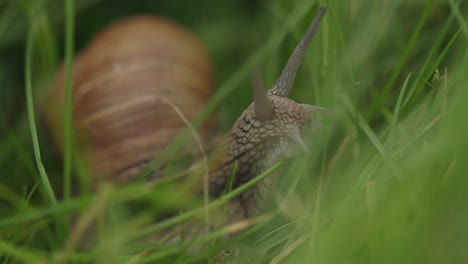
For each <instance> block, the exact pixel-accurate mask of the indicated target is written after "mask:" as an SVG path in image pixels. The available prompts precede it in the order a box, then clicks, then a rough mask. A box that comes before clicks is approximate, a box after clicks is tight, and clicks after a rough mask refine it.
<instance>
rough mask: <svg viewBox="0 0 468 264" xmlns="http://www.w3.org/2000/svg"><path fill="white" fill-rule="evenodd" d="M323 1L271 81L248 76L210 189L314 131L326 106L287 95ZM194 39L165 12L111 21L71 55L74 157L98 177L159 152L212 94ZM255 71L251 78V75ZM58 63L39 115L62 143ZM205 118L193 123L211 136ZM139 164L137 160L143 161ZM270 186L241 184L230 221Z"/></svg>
mask: <svg viewBox="0 0 468 264" xmlns="http://www.w3.org/2000/svg"><path fill="white" fill-rule="evenodd" d="M326 9H327V7H326V6H323V7H322V8H321V9H320V10H319V12H318V14H317V16H316V17H315V18H314V20H313V21H312V22H311V24H310V26H309V28H308V30H307V32H306V33H305V34H304V37H303V38H302V40H301V41H300V42H299V44H298V45H297V47H296V48H295V50H294V52H293V53H292V55H291V57H290V58H289V60H288V63H287V64H286V66H285V68H284V70H283V72H282V74H281V75H280V77H279V78H278V79H277V81H276V83H275V84H274V85H273V87H272V88H271V89H270V90H268V91H266V90H265V88H264V87H263V84H262V82H261V80H260V78H256V81H255V82H254V101H253V103H252V104H251V105H250V106H248V107H247V109H246V110H245V111H244V112H243V113H242V114H241V115H240V117H239V118H238V120H237V121H236V123H235V124H234V125H233V127H232V129H231V131H230V132H229V133H228V135H227V136H225V137H224V138H226V141H225V142H224V144H222V146H221V149H222V151H221V153H220V154H219V155H216V157H214V159H215V160H214V161H212V162H210V168H209V176H208V187H209V188H208V189H209V195H211V196H212V197H218V196H220V195H221V194H222V193H223V192H224V191H225V190H226V186H227V185H228V184H229V182H230V180H231V174H232V167H233V163H234V162H236V163H237V167H238V169H237V171H236V175H235V177H234V182H233V186H232V188H236V187H238V186H240V185H242V184H244V183H245V182H247V181H249V180H251V179H252V178H253V177H255V176H256V175H258V174H259V173H261V172H263V171H264V170H266V169H267V168H269V167H270V166H272V165H273V164H275V163H276V162H278V161H280V160H282V159H286V158H291V157H294V156H295V155H296V154H297V153H300V152H303V151H308V144H307V141H308V140H309V139H310V134H311V133H312V132H314V131H315V130H316V129H317V126H318V122H319V121H318V120H317V118H316V116H315V114H316V113H320V112H326V111H327V110H326V109H324V108H322V107H318V106H313V105H306V104H300V103H297V102H295V101H293V100H291V99H289V98H288V97H289V94H290V91H291V89H292V86H293V83H294V79H295V75H296V72H297V70H298V67H299V65H300V63H301V60H302V58H303V57H304V54H305V50H306V48H307V47H308V45H309V43H310V41H311V39H312V37H313V36H314V33H315V32H316V30H317V27H318V24H319V23H320V21H321V20H322V18H323V16H324V14H325V12H326ZM206 54H207V53H206V51H205V50H204V49H203V47H202V46H201V44H200V43H199V41H197V40H196V39H195V38H194V37H193V36H192V35H191V34H189V33H187V32H186V31H185V30H183V29H182V28H181V27H179V26H177V25H175V24H174V23H172V22H169V21H167V20H165V19H162V18H154V17H147V16H143V17H134V18H129V19H126V20H123V21H120V22H117V23H115V24H113V25H111V26H110V27H109V28H108V29H107V30H105V31H104V32H103V33H101V34H99V35H98V36H97V37H96V39H95V40H94V41H93V42H92V43H91V44H90V45H89V46H88V47H87V48H86V49H85V50H84V51H83V52H82V53H81V54H80V55H79V56H77V58H76V59H75V62H74V85H73V116H74V119H73V122H74V123H73V128H74V134H75V137H78V138H77V140H78V144H77V145H78V147H79V148H80V156H82V157H85V159H86V160H87V162H88V163H89V166H90V170H91V172H92V175H93V177H95V178H96V179H97V180H102V179H104V180H110V181H124V180H126V179H128V178H131V177H133V176H134V175H136V174H138V173H139V172H140V170H141V169H142V167H144V164H146V163H147V162H148V161H149V160H152V159H154V158H155V157H157V155H158V153H159V152H160V151H161V150H162V149H163V148H164V147H165V146H166V145H167V144H169V143H170V142H171V140H172V139H173V138H174V136H175V135H176V134H177V133H178V132H180V130H181V129H183V128H184V127H185V126H186V124H185V122H184V120H182V118H181V117H180V114H178V113H177V111H174V106H175V107H176V108H177V109H178V110H180V111H181V112H182V113H183V115H184V116H186V117H187V119H188V120H191V119H192V118H193V117H194V116H196V114H197V113H198V112H199V111H201V109H203V107H204V105H205V104H206V103H207V101H208V100H209V97H210V96H211V94H212V92H213V88H212V86H213V76H212V75H213V70H212V68H211V62H210V60H209V58H208V56H207V55H206ZM257 77H258V76H257ZM63 83H64V81H63V70H62V71H60V72H59V73H58V77H57V80H56V84H55V86H54V87H53V89H51V91H50V93H49V94H48V95H47V96H46V100H45V101H46V110H47V111H46V113H45V116H46V121H47V123H48V126H49V128H50V130H51V131H52V132H53V136H54V138H55V139H56V142H57V144H58V145H60V143H61V141H62V138H61V136H62V134H63V131H62V126H61V120H62V118H63V116H62V113H63V111H62V110H61V109H63V107H64V102H63V100H60V99H58V98H64V87H63ZM214 126H215V125H214V123H213V121H212V120H209V121H208V122H206V123H205V125H204V126H203V128H202V129H201V130H200V131H199V133H200V134H201V137H202V138H206V137H207V135H210V133H211V131H212V130H213V128H214ZM142 164H143V165H142ZM268 189H269V186H268V184H260V185H259V187H257V188H253V189H251V190H248V191H247V192H245V193H243V194H242V195H240V196H239V197H238V198H236V199H234V200H233V201H231V203H230V206H229V207H230V208H229V213H228V217H227V222H233V221H236V220H240V219H245V218H248V217H251V216H252V215H254V214H255V213H256V208H258V203H259V202H261V197H262V196H263V193H264V191H268Z"/></svg>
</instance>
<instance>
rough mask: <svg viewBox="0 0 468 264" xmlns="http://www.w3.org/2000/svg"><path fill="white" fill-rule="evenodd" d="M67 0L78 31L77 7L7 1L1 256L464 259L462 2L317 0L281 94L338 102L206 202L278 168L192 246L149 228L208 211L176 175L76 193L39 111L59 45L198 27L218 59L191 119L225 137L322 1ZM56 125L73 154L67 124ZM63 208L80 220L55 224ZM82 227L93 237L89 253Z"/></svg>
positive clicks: (467, 236) (0, 21)
mask: <svg viewBox="0 0 468 264" xmlns="http://www.w3.org/2000/svg"><path fill="white" fill-rule="evenodd" d="M72 2H73V1H67V4H72V5H73V4H74V6H75V7H76V9H75V18H76V20H75V26H76V27H75V30H74V31H73V27H72V26H71V25H72V24H71V23H72V20H71V18H72V17H71V15H70V14H71V13H73V10H72V9H67V10H68V13H67V15H65V13H60V14H59V13H57V12H56V10H62V11H63V10H64V5H63V3H62V1H60V0H36V1H22V2H21V4H18V1H0V14H1V15H0V34H1V35H2V36H10V37H8V39H3V40H0V54H1V56H0V71H1V72H0V110H1V112H0V131H1V132H0V172H1V177H0V216H1V218H0V260H2V261H3V263H23V262H25V263H38V262H61V263H69V262H72V263H73V262H77V263H81V262H102V263H120V262H123V263H206V262H207V261H208V260H210V259H211V258H212V257H213V256H214V255H215V254H216V252H217V251H218V249H220V248H226V247H227V248H231V247H233V248H236V249H239V252H240V256H233V257H231V259H234V260H237V261H238V262H239V263H309V262H310V263H468V254H467V253H466V247H467V245H468V227H467V224H466V223H468V208H467V205H466V200H467V199H468V197H467V196H468V192H467V191H468V178H467V177H466V173H465V172H466V171H468V162H467V161H468V160H467V157H468V148H467V147H466V143H465V141H466V140H465V138H466V135H468V119H467V117H466V113H467V112H468V104H466V101H467V100H468V90H467V89H466V87H467V85H466V84H467V83H468V75H467V74H466V73H467V72H468V45H467V43H468V26H467V18H468V5H467V4H466V3H464V1H456V0H446V1H445V0H441V1H432V0H420V1H372V0H352V1H327V3H328V4H329V13H328V14H327V15H326V17H325V20H324V23H323V24H322V25H321V27H320V29H319V31H318V34H317V36H316V38H315V39H314V41H313V43H312V45H311V47H310V50H309V51H308V52H307V55H306V58H305V60H304V63H303V65H302V66H301V69H300V72H299V74H298V78H297V81H296V84H295V88H294V91H293V94H292V97H293V98H294V99H296V100H298V101H300V102H303V103H309V104H317V105H321V106H324V107H327V108H329V109H331V110H332V111H333V114H332V115H331V116H329V117H324V118H323V121H322V123H323V124H322V127H321V129H320V131H319V132H318V133H317V134H316V135H315V136H314V137H315V138H314V140H313V142H314V143H313V145H312V146H311V148H312V151H310V153H308V154H307V155H302V156H301V157H298V158H297V159H294V160H290V161H286V162H284V163H281V164H277V165H275V166H274V167H273V168H271V170H269V171H267V172H266V173H265V174H262V175H259V177H258V178H256V179H254V180H253V181H252V182H249V183H248V184H246V185H245V186H243V187H241V188H240V189H236V190H234V191H233V192H229V193H227V194H226V195H224V196H222V197H220V198H219V199H217V200H214V201H211V202H210V204H209V205H208V208H211V207H219V206H222V205H223V204H225V203H226V202H227V201H228V200H229V199H231V198H232V197H234V196H235V195H238V194H239V193H241V192H242V191H244V190H245V189H247V188H250V187H252V185H254V184H256V183H257V182H258V181H259V180H261V179H262V178H263V177H267V176H268V175H269V173H272V172H273V174H275V176H274V177H275V183H276V184H275V190H274V191H273V192H272V193H271V194H270V196H269V199H268V204H267V205H266V206H265V208H264V211H263V213H262V214H261V215H260V216H259V217H258V218H256V219H253V220H252V223H255V225H254V226H252V227H251V228H250V229H249V230H248V231H246V232H243V233H242V234H240V235H238V236H235V237H232V238H230V239H227V240H225V239H220V237H221V236H223V235H224V234H226V233H229V232H232V231H235V230H236V228H238V226H235V225H234V226H226V227H224V228H222V229H220V230H212V231H211V232H208V233H204V234H203V233H201V234H199V235H198V236H195V238H192V237H191V236H190V235H189V234H181V236H182V237H183V238H184V239H182V241H180V242H178V243H163V242H162V241H148V240H146V239H142V238H144V237H147V236H148V235H151V234H152V233H154V232H156V231H162V230H166V229H167V228H169V227H172V226H178V225H181V224H183V223H184V222H185V221H187V220H193V219H202V218H203V213H204V210H205V209H206V207H204V206H203V201H202V197H199V198H200V199H199V200H197V199H194V197H192V196H191V195H190V194H189V193H188V192H185V191H181V190H187V189H186V188H187V186H186V185H185V183H184V182H182V183H181V182H179V181H175V180H167V181H165V182H161V183H160V184H157V185H148V184H144V183H142V182H139V181H135V182H131V183H129V184H126V185H118V186H115V185H111V184H109V185H104V186H102V187H101V188H99V190H98V191H95V192H91V191H88V189H91V188H83V189H78V191H77V193H76V195H73V196H71V190H72V189H73V181H71V178H70V176H71V172H72V171H71V168H72V165H75V168H74V171H73V172H74V174H75V175H76V174H79V173H80V168H79V167H77V166H76V164H78V163H77V162H76V160H75V159H76V157H73V159H70V157H72V156H71V153H72V152H71V150H69V151H66V152H67V153H68V154H67V155H66V157H65V159H64V161H65V166H64V167H65V171H64V170H63V168H62V165H61V164H62V160H61V158H59V157H58V155H56V154H55V153H56V152H55V150H54V147H53V144H52V143H51V141H50V138H49V136H48V132H47V131H46V129H44V127H43V126H42V125H41V124H42V123H41V119H40V118H38V116H40V108H41V107H43V106H38V105H39V104H40V103H39V102H40V97H41V95H42V93H43V92H44V91H45V90H46V89H47V88H48V87H50V86H51V79H52V77H51V76H53V74H54V72H55V70H56V68H57V63H56V57H57V54H61V53H62V51H65V54H66V55H65V57H66V58H67V59H66V61H67V63H66V64H67V65H68V66H67V68H68V69H70V67H69V66H70V65H71V59H72V56H71V54H72V52H73V48H74V47H73V45H72V43H74V44H76V51H78V50H80V49H82V48H83V46H84V45H85V43H87V42H88V41H89V40H90V39H91V38H92V36H93V35H94V34H95V33H96V32H97V31H99V29H101V28H102V27H103V26H104V25H105V24H107V23H108V22H110V21H111V20H113V19H116V18H118V17H121V16H124V15H128V14H132V13H140V12H146V13H159V14H163V15H165V16H169V17H172V18H173V19H174V20H177V21H180V23H183V24H185V25H186V26H187V27H188V28H190V30H192V31H193V32H195V33H196V34H197V35H198V36H200V38H201V40H202V42H204V43H205V44H206V46H207V48H208V50H210V51H211V53H212V56H213V58H214V60H215V63H216V65H217V73H218V83H219V85H218V87H217V92H216V94H215V95H214V97H213V99H212V100H211V101H210V103H209V105H207V107H206V109H205V111H204V112H203V113H201V115H200V116H199V118H198V119H196V120H194V121H193V123H194V125H195V126H196V125H198V124H200V123H201V121H203V120H204V119H206V118H207V117H208V116H209V114H211V113H212V112H214V111H216V110H219V119H220V123H221V129H222V130H227V129H228V128H229V126H230V125H231V124H232V122H233V121H234V120H235V118H236V117H237V116H238V115H239V113H240V112H241V111H242V110H243V109H244V108H245V107H246V106H247V105H248V103H250V100H251V99H250V98H251V87H250V73H251V72H252V69H253V67H254V66H255V65H257V64H259V65H260V66H261V68H262V70H263V73H264V77H265V81H266V84H272V83H273V82H274V81H275V79H276V77H277V76H278V74H279V73H280V71H281V68H282V66H283V65H284V63H285V61H286V59H287V57H288V56H289V54H290V52H291V50H292V49H293V47H294V46H295V44H296V43H297V41H298V39H299V38H300V37H301V35H302V33H303V32H304V30H305V27H306V26H307V24H308V22H309V21H310V18H311V17H312V16H313V14H314V12H315V11H316V9H317V8H318V6H319V4H320V3H321V2H320V3H319V1H306V0H300V1H285V0H274V1H257V2H253V1H247V0H246V1H232V3H230V2H229V3H228V2H225V1H201V2H199V1H196V2H195V1H194V2H193V3H192V2H190V3H187V1H180V2H177V1H168V2H167V3H162V1H140V2H138V3H131V1H111V2H109V1H105V0H101V1H75V3H72ZM234 2H235V3H234ZM67 7H68V8H70V7H71V5H68V6H67ZM111 7H112V8H111ZM28 18H33V19H29V20H28ZM64 18H67V19H66V20H64ZM11 25H18V26H16V27H12V26H11ZM21 25H27V26H25V27H23V26H21ZM12 28H13V29H14V30H15V33H12V32H10V30H13V29H12ZM34 32H36V33H34ZM37 32H42V33H37ZM72 34H75V41H73V37H72V36H73V35H72ZM63 36H66V37H67V38H66V39H67V41H68V42H67V46H65V42H64V41H63V40H62V39H63V38H64V37H63ZM64 47H66V48H64ZM18 61H25V63H19V64H18V63H17V62H18ZM69 72H70V71H69ZM69 76H71V75H69ZM70 80H71V79H69V82H68V83H69V84H71V82H70ZM25 88H26V89H25ZM23 91H26V92H23ZM26 99H27V100H26ZM68 99H69V100H68V103H67V106H68V107H69V108H68V109H69V110H71V108H70V107H71V105H70V103H69V102H70V98H68ZM67 116H68V119H67V120H68V123H67V122H66V123H67V125H66V126H64V127H68V128H71V123H70V122H71V121H72V119H71V118H70V117H71V111H70V112H68V115H67ZM36 124H39V126H38V127H37V129H36V127H35V125H36ZM64 125H65V123H64ZM30 128H31V129H30ZM65 131H67V129H65ZM66 133H68V135H69V136H65V137H64V138H66V141H65V142H67V143H66V144H68V146H69V148H70V147H71V146H72V144H71V143H72V137H71V135H72V131H71V130H68V131H67V132H66ZM180 142H183V141H182V139H181V141H180ZM182 144H183V143H180V144H173V145H171V146H170V147H169V148H168V149H167V151H166V153H165V154H164V155H165V156H163V157H161V159H160V160H159V162H162V160H164V157H165V158H166V160H171V155H173V154H174V153H178V152H176V151H180V150H179V148H180V146H181V145H182ZM181 170H182V168H181V169H178V168H177V167H176V168H173V169H172V171H169V172H168V175H165V176H167V177H168V178H167V179H172V178H171V177H172V176H174V175H177V174H180V173H181ZM62 175H66V176H62ZM63 177H65V179H64V178H63ZM88 187H89V186H88ZM56 195H58V196H59V198H58V199H56V198H55V196H56ZM174 208H176V209H174ZM174 211H178V214H176V215H175V216H173V217H169V218H166V219H165V220H161V221H157V222H155V221H154V219H155V218H161V216H165V215H167V214H168V213H169V212H171V213H173V212H174ZM72 217H73V219H74V222H75V224H74V228H73V229H68V228H63V225H64V221H65V223H68V222H69V221H68V220H64V219H70V218H72ZM252 223H241V224H246V225H248V224H252ZM90 226H93V230H95V231H94V232H93V233H94V234H93V235H94V237H95V240H96V244H95V245H93V247H88V248H87V247H85V246H83V242H82V241H85V240H86V238H87V237H88V236H89V234H87V233H86V230H87V229H88V228H89V227H90ZM203 246H205V247H206V250H204V251H202V252H199V253H197V254H191V253H190V252H191V251H190V248H192V247H203Z"/></svg>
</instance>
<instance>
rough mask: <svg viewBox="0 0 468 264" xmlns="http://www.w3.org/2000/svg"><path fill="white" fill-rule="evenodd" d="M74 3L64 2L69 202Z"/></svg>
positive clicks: (68, 192)
mask: <svg viewBox="0 0 468 264" xmlns="http://www.w3.org/2000/svg"><path fill="white" fill-rule="evenodd" d="M73 7H74V1H73V0H66V1H65V109H64V140H65V142H64V150H63V151H64V152H63V159H64V167H63V177H64V183H63V196H64V199H65V200H69V199H70V196H71V173H72V145H73V143H72V140H73V139H72V137H73V135H72V121H73V120H72V119H73V116H72V114H73V113H72V109H73V108H72V104H73V97H72V96H73V94H72V91H73V90H72V89H73V87H72V85H73V76H72V74H73V69H72V64H73V41H74V40H73V31H74V23H73V15H74V8H73Z"/></svg>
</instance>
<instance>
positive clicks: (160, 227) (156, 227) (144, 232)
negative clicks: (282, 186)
mask: <svg viewBox="0 0 468 264" xmlns="http://www.w3.org/2000/svg"><path fill="white" fill-rule="evenodd" d="M281 164H282V162H278V163H276V164H275V165H273V166H272V167H271V168H269V169H268V170H266V171H265V172H264V173H262V174H260V175H259V176H257V177H255V178H254V179H252V180H250V181H249V182H247V183H246V184H244V185H242V186H240V187H239V188H237V189H235V190H233V191H232V192H230V193H227V194H226V195H223V196H221V197H220V198H218V199H216V200H213V201H212V202H211V203H210V204H209V205H207V206H206V207H203V208H197V209H193V210H190V211H188V212H186V213H183V214H180V215H178V216H175V217H172V218H169V219H167V220H165V221H162V222H160V223H158V224H156V225H154V226H150V227H147V228H144V229H142V230H140V231H137V232H135V233H134V234H132V237H134V238H137V237H142V236H145V235H149V234H151V233H155V232H157V231H160V230H163V229H165V228H168V227H170V226H173V225H176V224H178V223H181V222H184V221H186V220H188V219H190V218H193V217H196V216H197V215H199V214H200V213H202V212H204V210H210V209H213V208H215V207H219V206H221V205H223V204H224V203H227V202H228V201H230V200H231V199H233V198H234V197H236V196H238V195H240V194H241V193H243V192H245V191H246V190H248V189H250V188H252V187H253V186H255V185H256V184H258V183H259V182H260V181H262V180H263V179H265V178H266V177H267V176H268V175H270V173H272V172H273V171H275V170H276V169H277V168H278V167H280V166H281Z"/></svg>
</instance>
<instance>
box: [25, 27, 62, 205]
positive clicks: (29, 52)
mask: <svg viewBox="0 0 468 264" xmlns="http://www.w3.org/2000/svg"><path fill="white" fill-rule="evenodd" d="M34 35H35V26H34V22H33V21H31V28H30V30H29V33H28V37H27V42H26V43H27V44H26V62H25V64H26V66H25V80H26V106H27V111H28V122H29V127H30V131H31V138H32V142H33V148H34V157H35V159H36V165H37V169H38V170H39V175H40V178H41V181H42V187H43V188H44V191H45V193H46V196H47V199H48V200H49V202H50V203H51V204H53V205H56V204H57V198H56V196H55V193H54V191H53V189H52V186H51V184H50V181H49V177H48V176H47V173H46V170H45V168H44V165H43V164H42V160H41V151H40V147H39V140H38V137H37V129H36V121H35V115H34V99H33V91H32V90H33V88H32V59H33V58H32V56H33V46H34Z"/></svg>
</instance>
